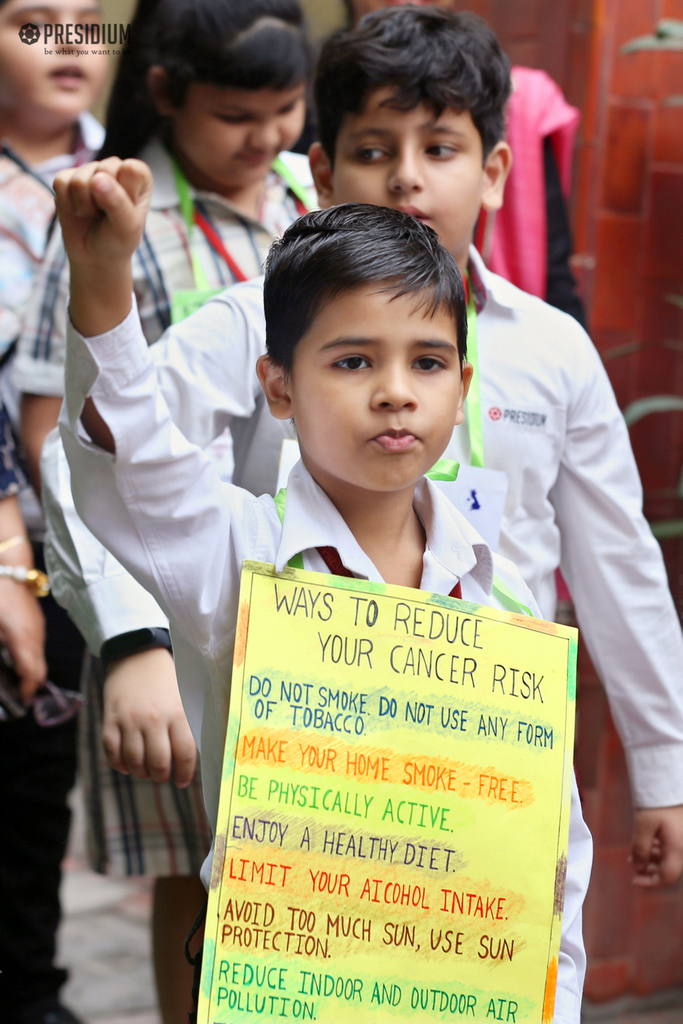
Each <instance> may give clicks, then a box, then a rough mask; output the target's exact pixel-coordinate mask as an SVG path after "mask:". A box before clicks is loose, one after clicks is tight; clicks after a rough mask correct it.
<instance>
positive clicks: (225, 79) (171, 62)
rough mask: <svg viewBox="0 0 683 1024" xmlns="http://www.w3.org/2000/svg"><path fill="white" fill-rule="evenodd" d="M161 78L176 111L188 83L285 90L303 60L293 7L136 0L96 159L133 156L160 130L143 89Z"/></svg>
mask: <svg viewBox="0 0 683 1024" xmlns="http://www.w3.org/2000/svg"><path fill="white" fill-rule="evenodd" d="M153 65H158V66H160V67H162V68H163V69H164V71H165V72H166V74H167V75H168V96H169V99H170V101H171V102H172V103H173V105H174V106H176V107H181V106H182V104H183V102H184V101H185V97H186V95H187V90H188V87H189V86H190V84H191V83H192V82H202V83H207V84H211V85H217V86H232V87H233V88H236V89H251V90H257V89H267V88H271V89H287V88H290V87H291V86H294V85H297V84H298V83H299V82H305V81H306V79H307V78H308V75H309V71H310V53H309V48H308V43H307V41H306V35H305V28H304V18H303V13H302V11H301V7H300V6H299V3H298V0H139V2H138V6H137V8H136V11H135V16H134V18H133V22H132V24H131V32H130V41H129V42H128V44H127V45H126V47H125V49H124V51H123V54H122V55H121V62H120V64H119V68H118V73H117V75H116V79H115V81H114V85H113V87H112V91H111V96H110V99H109V105H108V107H107V119H106V128H107V134H106V138H105V140H104V145H103V147H102V149H101V150H100V153H99V157H100V159H103V158H104V157H107V156H119V157H122V158H126V157H131V156H137V155H138V154H139V152H140V150H141V149H142V147H143V146H144V145H145V144H146V143H147V142H148V141H149V140H150V139H151V138H152V137H153V136H154V135H155V134H157V133H158V132H160V131H161V129H162V128H163V125H164V118H163V117H162V116H161V115H160V114H159V113H158V112H157V110H156V107H155V106H154V103H153V101H152V97H151V95H150V92H149V89H148V87H147V72H148V70H149V68H150V67H152V66H153Z"/></svg>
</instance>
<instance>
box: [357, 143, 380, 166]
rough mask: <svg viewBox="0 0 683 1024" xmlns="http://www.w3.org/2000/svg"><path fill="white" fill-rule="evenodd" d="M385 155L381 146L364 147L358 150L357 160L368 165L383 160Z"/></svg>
mask: <svg viewBox="0 0 683 1024" xmlns="http://www.w3.org/2000/svg"><path fill="white" fill-rule="evenodd" d="M384 155H385V152H384V150H383V149H380V148H379V146H363V147H362V148H361V149H358V150H356V158H357V159H358V160H362V161H363V163H367V164H369V163H372V161H373V160H381V159H382V157H383V156H384Z"/></svg>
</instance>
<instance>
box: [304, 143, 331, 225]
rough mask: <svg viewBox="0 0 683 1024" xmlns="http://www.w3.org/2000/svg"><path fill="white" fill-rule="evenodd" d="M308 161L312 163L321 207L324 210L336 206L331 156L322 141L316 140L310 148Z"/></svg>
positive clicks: (312, 171)
mask: <svg viewBox="0 0 683 1024" xmlns="http://www.w3.org/2000/svg"><path fill="white" fill-rule="evenodd" d="M308 162H309V163H310V165H311V174H312V175H313V181H314V182H315V190H316V192H317V194H318V202H319V203H320V207H321V209H323V210H328V209H329V208H330V206H334V197H333V184H332V179H333V171H332V164H331V163H330V158H329V157H328V155H327V153H326V152H325V150H324V149H323V147H322V144H321V143H320V142H314V143H313V145H312V146H311V148H310V149H309V151H308Z"/></svg>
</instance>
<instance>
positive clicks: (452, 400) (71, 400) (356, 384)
mask: <svg viewBox="0 0 683 1024" xmlns="http://www.w3.org/2000/svg"><path fill="white" fill-rule="evenodd" d="M150 187H151V182H150V175H149V172H148V170H147V168H146V167H145V166H144V165H142V164H140V163H138V162H137V161H125V162H124V163H123V164H121V163H120V161H117V160H114V159H110V160H108V161H104V162H102V163H100V164H97V165H90V166H89V168H87V169H83V170H81V171H79V172H77V173H76V174H73V175H64V176H62V178H61V179H60V180H59V181H58V183H57V194H58V202H59V209H60V219H61V223H62V229H63V233H64V239H65V245H66V247H67V252H68V254H69V258H70V262H71V320H72V324H73V326H72V327H71V328H70V335H69V340H68V356H67V359H68V365H67V395H66V402H65V407H64V412H63V418H62V435H63V439H64V444H65V448H66V452H67V456H68V458H69V462H70V464H71V469H72V479H73V486H74V494H75V497H76V501H77V506H78V509H79V511H80V513H81V515H82V517H83V520H84V521H85V523H86V525H88V526H89V527H90V529H92V530H93V532H94V533H95V534H96V535H97V536H99V538H100V539H101V540H102V542H103V543H105V544H106V545H107V546H108V547H109V548H110V549H111V550H112V552H113V553H114V554H115V556H116V557H117V558H119V559H120V560H121V561H122V563H123V564H124V565H125V566H126V567H127V568H128V569H129V570H130V571H131V572H132V573H133V575H135V576H136V577H137V579H138V580H140V582H142V583H143V585H144V586H145V587H147V588H148V589H149V590H150V591H151V592H152V594H153V595H154V596H155V598H156V599H157V600H158V601H159V603H160V604H161V606H162V608H164V610H165V611H166V613H167V614H168V616H169V619H170V621H171V623H172V626H173V628H174V630H175V631H176V632H177V634H178V635H179V636H181V637H182V638H183V639H184V641H185V642H186V643H187V642H189V643H191V644H193V645H194V646H195V647H196V648H198V649H199V651H200V652H201V654H202V655H203V657H204V661H205V665H206V669H207V674H208V678H209V683H208V686H207V689H206V691H205V692H203V693H202V694H201V701H202V703H203V705H204V714H203V723H202V766H203V778H204V784H205V791H206V799H207V804H208V811H209V817H210V819H211V820H212V822H213V823H214V825H215V822H216V813H217V812H216V804H217V797H218V789H219V785H220V780H221V759H222V753H223V747H224V740H225V732H226V723H227V709H228V701H229V691H230V686H229V684H228V682H227V680H228V679H229V677H230V673H231V665H232V662H233V653H234V649H235V635H236V626H237V621H238V611H239V607H240V602H239V579H240V572H241V569H242V565H243V563H244V562H245V560H258V561H261V562H268V563H274V565H275V567H276V569H277V571H281V570H283V569H285V567H286V566H287V564H288V562H290V560H292V559H295V558H297V556H298V557H299V558H300V559H301V562H300V564H301V565H302V566H303V568H304V569H306V570H311V571H313V572H318V573H327V572H330V571H331V572H333V573H335V574H339V575H349V576H355V577H356V578H358V579H359V580H367V581H370V582H374V583H375V584H378V585H382V584H384V583H387V584H393V585H398V586H400V587H420V588H421V589H423V590H426V591H429V592H431V593H433V594H437V595H451V596H455V597H462V598H464V600H465V601H467V602H469V603H470V604H469V607H470V608H471V607H472V606H475V605H476V606H490V607H491V608H494V609H495V608H506V607H509V606H510V599H511V595H516V596H517V598H516V599H515V598H514V597H512V603H513V605H514V606H515V607H516V609H519V608H520V606H522V607H523V606H525V605H529V606H531V608H532V609H534V610H536V605H535V602H534V600H533V598H532V597H531V594H530V592H529V591H528V589H527V588H526V587H525V585H524V584H523V582H522V580H521V578H520V576H519V574H518V572H517V570H516V569H515V568H514V567H513V566H512V565H511V563H509V562H507V561H506V560H505V559H502V558H499V557H498V556H495V555H492V553H491V551H490V549H489V548H488V546H487V545H486V544H484V543H483V542H482V541H481V538H480V537H479V536H478V535H477V534H476V532H475V531H474V530H473V529H472V528H471V527H470V526H469V525H468V524H467V523H466V522H465V521H464V520H463V518H462V517H461V516H460V514H459V513H458V512H457V511H456V510H455V508H454V507H453V506H452V505H451V504H450V502H448V501H447V500H446V499H445V498H444V497H443V496H442V494H441V493H440V492H439V491H438V490H437V489H436V488H435V487H434V486H433V485H432V484H431V482H430V481H429V480H427V479H425V477H424V474H425V473H426V471H427V470H429V469H430V468H431V467H432V466H433V465H434V464H435V463H436V462H437V461H438V459H439V458H440V456H441V454H442V453H443V451H444V449H445V447H446V445H447V444H448V441H449V439H450V436H451V432H452V430H453V428H454V426H455V425H456V424H458V423H460V422H462V419H463V411H462V409H463V402H464V399H465V396H466V392H467V387H468V384H469V380H470V376H471V368H470V366H469V364H467V363H466V362H465V354H466V337H467V319H466V303H465V296H464V289H463V284H462V279H461V277H460V275H459V272H458V270H457V266H456V263H455V261H454V260H453V258H452V257H451V256H450V254H448V253H447V252H446V250H445V249H443V248H442V246H441V245H440V243H439V242H438V239H437V237H436V235H435V234H434V233H433V232H432V231H431V230H429V229H428V228H426V227H425V226H423V225H422V224H420V223H419V221H418V220H417V219H415V218H413V217H410V216H408V215H406V214H402V213H400V212H397V211H388V210H385V209H382V208H379V207H369V206H361V205H349V206H342V207H338V208H335V209H333V210H329V211H326V212H318V213H314V214H309V215H307V216H305V217H303V218H302V219H301V220H300V221H298V222H297V223H296V224H295V225H293V226H292V227H291V228H289V229H288V230H287V232H285V235H284V236H283V239H282V240H281V242H280V243H276V245H275V246H274V248H273V250H272V251H271V255H270V257H269V262H268V269H267V274H266V283H265V290H264V299H265V312H266V326H267V342H268V354H267V355H266V356H264V357H262V358H261V359H260V360H259V364H258V373H259V379H260V381H261V385H262V387H263V390H264V393H265V395H266V399H267V401H268V404H269V406H270V409H271V412H272V413H273V415H274V416H275V417H276V418H277V419H280V420H286V419H289V418H293V419H294V420H295V422H296V426H297V434H298V437H299V441H300V444H301V451H302V462H301V463H300V464H299V465H298V466H297V468H296V469H295V471H294V472H293V473H292V475H291V476H290V481H289V487H288V490H289V493H288V497H287V505H286V509H284V510H283V509H282V508H281V507H280V508H278V507H277V505H276V503H275V502H274V501H273V499H272V498H270V497H268V496H264V497H261V498H255V497H253V496H252V495H251V494H250V493H248V492H247V491H244V490H242V489H240V488H237V487H234V486H230V485H225V484H221V482H220V481H219V480H218V478H217V477H216V475H215V474H214V472H213V469H212V467H211V464H210V462H209V460H208V457H207V456H206V455H205V454H204V453H203V452H202V451H201V449H199V448H198V447H195V446H193V445H191V444H189V443H188V442H187V441H186V440H185V438H184V437H183V436H182V434H181V433H180V432H179V431H178V429H177V428H176V427H175V426H174V425H173V422H172V420H171V417H170V414H169V411H168V407H167V406H166V403H165V401H164V399H163V396H162V394H161V392H160V389H159V386H158V382H157V378H156V372H155V368H154V363H153V361H152V357H151V354H150V352H149V351H148V349H147V346H146V345H145V344H144V340H143V338H142V335H141V333H140V329H139V321H138V318H137V314H136V311H135V308H134V305H133V308H131V298H130V294H131V292H130V285H131V279H130V257H131V255H132V253H133V251H134V250H135V248H136V246H137V244H138V242H139V237H140V234H141V232H142V229H143V226H144V219H145V213H146V206H147V203H148V199H149V193H150ZM86 435H87V436H86ZM281 516H282V519H281ZM324 607H325V605H324V602H323V605H321V608H324ZM318 614H319V615H320V616H321V617H322V618H324V617H325V614H326V612H325V611H324V610H323V611H321V610H320V609H318ZM242 639H243V636H242V634H240V644H239V645H238V647H239V650H240V651H241V643H242ZM472 642H473V643H475V644H476V641H475V640H472ZM241 659H243V654H240V653H239V652H238V653H237V654H236V656H235V662H236V664H238V665H239V664H240V661H241ZM279 671H284V672H285V673H286V671H287V668H286V666H282V667H281V668H280V669H279ZM333 678H334V676H333ZM452 681H453V682H455V680H452ZM188 684H189V685H191V683H190V682H189V680H188ZM198 685H203V684H202V683H201V681H198ZM539 685H540V684H539ZM357 708H359V713H361V714H362V713H363V711H362V701H361V702H360V704H358V705H357ZM279 749H283V748H282V747H280V748H279ZM568 763H569V762H568ZM565 777H566V778H567V779H568V778H570V777H571V772H570V773H569V775H567V776H565ZM566 793H567V797H569V786H567V789H566ZM339 799H340V800H341V797H339ZM352 805H353V808H356V807H357V806H358V805H357V803H356V804H353V801H352ZM345 806H346V807H347V808H348V809H347V813H350V814H355V815H359V814H360V812H358V811H357V810H356V809H351V808H349V805H348V794H347V798H346V800H345ZM367 806H368V805H367V803H366V807H367ZM415 806H416V807H418V806H422V805H421V804H420V805H418V804H415ZM411 813H412V812H411ZM425 813H426V812H425V811H424V810H423V811H422V814H423V815H424V814H425ZM571 815H572V820H571V826H570V836H569V857H568V864H567V865H566V885H564V884H563V883H564V877H563V871H562V870H558V872H557V875H556V874H555V863H554V861H553V862H552V864H551V867H552V874H553V877H554V878H555V879H556V881H555V907H556V909H555V914H557V915H559V914H561V912H562V911H561V908H562V906H563V905H564V917H563V920H562V938H561V946H560V952H559V965H556V966H557V999H556V1002H555V1015H554V1019H555V1021H557V1022H558V1024H559V1022H562V1024H578V1021H579V1012H580V992H581V986H582V980H583V973H584V968H585V957H584V952H583V943H582V939H581V904H582V900H583V896H584V893H585V890H586V886H587V882H588V874H589V869H590V838H589V836H588V834H587V830H586V828H585V825H584V824H583V821H582V818H581V812H580V808H579V804H578V798H577V796H576V790H575V787H574V788H573V790H572V797H571ZM442 820H443V818H442ZM269 827H270V826H269ZM265 828H266V824H263V829H264V830H265ZM275 828H276V832H277V825H276V826H275ZM445 830H446V829H445ZM517 834H518V835H519V834H520V832H518V833H517ZM224 843H225V839H223V840H222V843H221V845H223V847H224ZM230 845H231V846H232V842H231V843H230ZM494 845H495V844H494ZM245 863H246V861H245ZM546 866H547V865H546ZM262 870H263V869H262ZM271 874H272V871H271ZM286 874H287V872H286V871H283V873H282V886H283V887H284V885H285V880H286ZM206 877H207V876H206V874H205V878H206ZM278 877H279V876H278ZM558 882H559V885H558V884H557V883H558ZM265 884H270V882H268V881H266V883H265ZM551 888H552V886H551ZM399 898H400V893H399ZM520 898H521V899H522V903H523V902H524V900H523V897H520ZM551 904H552V901H551ZM423 905H424V903H423ZM552 916H553V912H552V910H551V917H552ZM233 967H234V971H233V974H234V975H235V977H236V976H237V974H235V972H237V973H239V972H238V965H237V964H233ZM222 969H223V966H221V970H222ZM230 969H232V968H230ZM225 970H226V971H227V970H229V968H228V967H227V966H226V967H225ZM250 970H251V968H250ZM282 970H283V971H285V969H284V968H282ZM285 974H286V971H285ZM245 977H246V975H245ZM278 977H279V978H280V981H278V982H277V984H278V986H281V987H282V988H284V989H285V990H286V982H285V981H284V980H283V979H284V974H280V975H279V976H278ZM245 984H247V982H246V981H245ZM269 984H270V982H269ZM342 988H344V986H342ZM551 988H552V993H553V994H554V988H555V986H554V984H553V985H552V986H551ZM349 991H350V992H351V993H352V992H353V991H356V989H355V988H353V987H352V989H350V990H349ZM358 991H360V990H358ZM392 991H395V990H393V989H392ZM269 998H271V1001H272V999H273V998H275V996H272V997H269ZM283 998H284V997H283ZM287 999H289V996H287ZM472 999H474V1000H475V1002H476V997H475V996H472ZM279 1005H280V1004H279V1003H278V1007H279ZM293 1005H296V1003H294V1004H293ZM455 1005H456V1008H457V1005H458V1001H457V999H456V1004H455ZM464 1005H465V1007H467V1003H466V1004H464ZM471 1005H472V1006H474V1005H475V1003H472V1004H471ZM514 1005H515V1007H517V1003H515V1004H514ZM552 1005H553V1003H552V998H551V999H550V1001H549V1003H548V1005H547V1006H546V1007H545V1012H544V1015H543V1017H544V1019H545V1020H550V1019H552V1016H553V1010H552ZM511 1006H512V1002H510V1004H509V1006H508V1012H510V1013H512V1016H508V1018H507V1019H508V1020H513V1021H515V1020H516V1019H517V1018H516V1017H515V1013H516V1012H517V1011H516V1010H514V1011H513V1010H512V1009H511ZM283 1007H284V1003H283ZM372 1009H373V1008H372V1007H371V1006H368V1005H367V1004H366V1005H365V1006H364V1007H363V1017H362V1019H365V1015H366V1014H367V1013H368V1012H371V1011H372ZM273 1012H274V1011H273V1009H272V1007H271V1013H273ZM278 1012H279V1011H278ZM348 1012H353V1014H354V1016H357V1017H358V1019H361V1016H360V1014H361V1009H360V1008H359V1007H356V1006H354V1007H353V1008H351V1007H349V1008H348ZM456 1012H457V1011H456ZM501 1012H502V1011H501ZM280 1015H285V1016H286V1014H285V1013H284V1009H283V1013H282V1014H280ZM417 1016H418V1017H419V1014H418V1015H417ZM224 1019H234V1020H236V1019H238V1017H237V1016H233V1017H232V1018H224ZM240 1019H241V1018H240ZM325 1019H329V1018H325ZM420 1019H423V1020H424V1019H429V1018H428V1017H425V1015H424V1013H423V1014H422V1015H421V1017H420ZM481 1019H484V1016H483V1014H482V1016H481ZM497 1019H503V1018H497ZM519 1019H521V1018H519ZM527 1019H532V1018H530V1017H528V1018H527ZM535 1019H538V1020H540V1019H541V1018H540V1014H539V1016H538V1017H537V1018H535Z"/></svg>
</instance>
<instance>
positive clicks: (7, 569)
mask: <svg viewBox="0 0 683 1024" xmlns="http://www.w3.org/2000/svg"><path fill="white" fill-rule="evenodd" d="M3 576H5V577H9V579H11V580H16V582H17V583H25V584H26V586H27V587H28V588H29V590H30V591H31V593H33V594H35V596H36V597H47V595H48V594H49V593H50V581H49V579H48V577H47V575H46V573H44V572H41V571H40V569H27V568H26V566H25V565H0V578H1V577H3Z"/></svg>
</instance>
